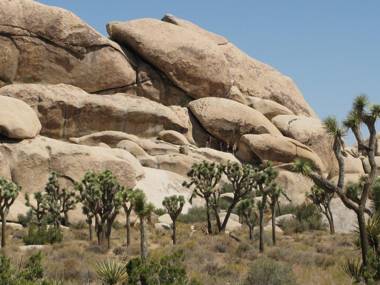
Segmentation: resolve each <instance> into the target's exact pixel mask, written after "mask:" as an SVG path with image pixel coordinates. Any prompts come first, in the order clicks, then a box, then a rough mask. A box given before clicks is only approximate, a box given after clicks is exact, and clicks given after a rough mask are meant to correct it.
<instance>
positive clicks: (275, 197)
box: [268, 183, 290, 245]
mask: <svg viewBox="0 0 380 285" xmlns="http://www.w3.org/2000/svg"><path fill="white" fill-rule="evenodd" d="M268 196H269V207H270V211H271V215H272V242H273V245H276V213H277V208H278V207H277V206H278V205H279V199H280V197H281V196H284V197H285V198H286V199H287V200H288V201H290V199H289V197H288V196H287V195H286V193H285V192H284V190H283V189H282V188H281V187H280V186H279V185H277V184H276V183H273V184H272V187H270V188H269V192H268Z"/></svg>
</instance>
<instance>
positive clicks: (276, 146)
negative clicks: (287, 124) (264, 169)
mask: <svg viewBox="0 0 380 285" xmlns="http://www.w3.org/2000/svg"><path fill="white" fill-rule="evenodd" d="M237 156H238V157H239V158H240V159H242V160H244V161H254V160H255V159H256V160H257V158H259V159H260V160H269V161H274V162H283V163H290V162H293V161H294V160H295V159H296V158H301V159H307V160H309V161H311V162H312V163H313V164H314V165H315V166H316V167H317V168H318V169H319V170H320V171H323V170H324V165H323V163H322V161H321V160H320V158H319V157H318V156H317V155H316V154H315V153H314V152H313V151H312V150H311V149H310V148H309V147H307V146H305V145H304V144H302V143H300V142H298V141H296V140H294V139H291V138H287V137H283V136H282V137H280V136H273V135H270V134H261V135H244V136H242V137H241V139H240V142H239V150H238V153H237Z"/></svg>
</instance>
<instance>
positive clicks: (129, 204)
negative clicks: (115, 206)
mask: <svg viewBox="0 0 380 285" xmlns="http://www.w3.org/2000/svg"><path fill="white" fill-rule="evenodd" d="M136 193H137V192H136V191H135V190H133V189H127V190H126V191H123V192H121V201H122V207H123V209H124V213H125V229H126V236H127V246H129V245H130V244H131V213H132V210H133V207H134V200H135V196H136Z"/></svg>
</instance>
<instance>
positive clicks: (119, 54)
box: [0, 0, 136, 92]
mask: <svg viewBox="0 0 380 285" xmlns="http://www.w3.org/2000/svg"><path fill="white" fill-rule="evenodd" d="M0 62H2V63H4V67H5V68H4V69H3V66H2V68H1V71H0V86H1V85H5V84H9V83H13V82H28V83H32V82H41V83H53V84H56V83H66V84H71V85H75V86H78V87H80V88H82V89H84V90H86V91H88V92H97V91H101V90H105V89H113V88H120V87H124V86H128V85H131V84H134V83H135V80H136V73H135V71H134V69H133V68H132V67H131V65H130V64H129V62H128V59H127V57H126V55H125V54H124V52H123V51H122V49H121V48H120V46H119V45H118V44H116V43H114V42H112V41H110V40H108V39H107V38H105V37H103V36H102V35H101V34H100V33H98V32H96V31H95V30H94V29H93V28H91V27H90V26H89V25H87V24H86V23H84V22H83V21H82V20H81V19H80V18H78V17H77V16H75V15H74V14H73V13H71V12H69V11H67V10H64V9H61V8H56V7H49V6H46V5H43V4H40V3H38V2H36V1H30V0H4V1H0Z"/></svg>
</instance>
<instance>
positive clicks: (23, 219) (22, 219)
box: [17, 210, 33, 228]
mask: <svg viewBox="0 0 380 285" xmlns="http://www.w3.org/2000/svg"><path fill="white" fill-rule="evenodd" d="M32 219H33V212H32V210H29V211H28V212H26V214H25V215H23V214H19V215H18V216H17V220H18V222H19V223H20V224H21V225H22V226H23V227H24V228H26V227H27V226H28V225H30V224H31V222H32Z"/></svg>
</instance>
